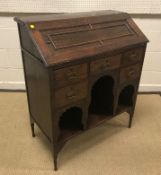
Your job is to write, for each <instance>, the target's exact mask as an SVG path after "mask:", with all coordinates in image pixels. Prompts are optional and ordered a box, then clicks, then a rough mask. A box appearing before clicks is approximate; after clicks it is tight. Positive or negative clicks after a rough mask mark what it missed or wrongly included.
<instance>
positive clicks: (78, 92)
mask: <svg viewBox="0 0 161 175" xmlns="http://www.w3.org/2000/svg"><path fill="white" fill-rule="evenodd" d="M87 89H88V83H87V80H86V81H83V82H81V83H78V84H76V85H74V86H73V85H71V86H67V87H65V88H61V89H59V90H57V91H56V92H55V99H56V101H55V105H56V107H62V106H65V105H68V104H70V103H72V102H76V101H78V100H81V99H84V98H85V97H86V96H87V91H88V90H87Z"/></svg>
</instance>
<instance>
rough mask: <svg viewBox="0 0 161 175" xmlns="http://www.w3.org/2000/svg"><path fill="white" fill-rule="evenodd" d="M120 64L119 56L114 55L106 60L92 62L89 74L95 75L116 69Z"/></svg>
mask: <svg viewBox="0 0 161 175" xmlns="http://www.w3.org/2000/svg"><path fill="white" fill-rule="evenodd" d="M120 62H121V55H115V56H111V57H107V58H102V59H98V60H95V61H92V62H91V64H90V73H91V74H96V73H100V72H103V71H107V70H111V69H115V68H118V67H119V66H120Z"/></svg>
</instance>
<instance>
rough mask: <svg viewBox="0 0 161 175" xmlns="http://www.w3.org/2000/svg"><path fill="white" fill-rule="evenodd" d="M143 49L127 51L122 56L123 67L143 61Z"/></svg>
mask: <svg viewBox="0 0 161 175" xmlns="http://www.w3.org/2000/svg"><path fill="white" fill-rule="evenodd" d="M143 53H144V49H143V48H137V49H133V50H130V51H127V52H125V53H124V54H123V65H130V64H134V63H139V62H140V61H141V60H142V59H143Z"/></svg>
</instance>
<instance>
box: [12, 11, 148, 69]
mask: <svg viewBox="0 0 161 175" xmlns="http://www.w3.org/2000/svg"><path fill="white" fill-rule="evenodd" d="M15 20H16V21H17V22H19V23H20V24H23V25H25V26H26V28H27V30H28V32H29V36H30V37H31V39H32V40H33V42H34V44H35V45H36V47H37V49H38V50H39V52H40V54H41V56H42V58H41V59H42V60H43V62H44V64H45V65H46V66H54V65H59V64H64V63H66V62H71V61H76V60H79V59H85V58H86V57H90V56H93V55H96V54H100V53H103V52H110V51H114V50H116V49H120V48H124V47H129V46H130V45H135V44H139V43H145V42H147V41H148V40H147V38H146V37H145V36H144V34H143V33H142V32H141V31H140V30H139V28H138V27H137V26H136V24H135V23H134V22H133V21H132V20H131V18H130V16H129V15H128V14H127V13H122V12H117V11H97V12H85V13H71V14H52V15H36V16H28V17H27V16H26V17H20V18H18V17H16V18H15Z"/></svg>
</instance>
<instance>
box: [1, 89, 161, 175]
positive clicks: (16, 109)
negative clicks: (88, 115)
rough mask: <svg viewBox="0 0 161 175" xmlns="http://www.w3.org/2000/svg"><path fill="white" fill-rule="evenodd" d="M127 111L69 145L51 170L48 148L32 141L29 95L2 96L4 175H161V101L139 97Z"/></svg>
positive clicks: (38, 137) (45, 143) (39, 135)
mask: <svg viewBox="0 0 161 175" xmlns="http://www.w3.org/2000/svg"><path fill="white" fill-rule="evenodd" d="M127 124H128V115H127V114H126V113H124V114H121V115H119V116H118V117H115V118H113V119H112V120H110V121H107V122H106V123H104V124H103V125H101V126H99V127H97V128H95V129H92V130H90V131H88V132H86V133H83V134H81V135H79V136H77V137H75V138H74V139H72V140H71V141H69V142H68V143H67V144H66V145H65V147H64V148H63V150H62V151H61V153H60V154H59V158H58V168H59V169H58V171H57V172H54V171H53V161H52V154H51V150H50V144H49V142H48V140H47V139H46V138H45V136H44V135H43V134H42V133H41V131H40V130H39V129H38V128H37V127H36V128H35V129H36V137H35V138H32V136H31V130H30V125H29V118H28V108H27V101H26V93H24V92H21V93H19V92H14V93H13V92H1V93H0V175H21V174H22V175H55V174H57V175H161V97H160V96H159V95H139V96H138V99H137V105H136V110H135V115H134V120H133V125H132V128H131V129H128V128H127Z"/></svg>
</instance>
